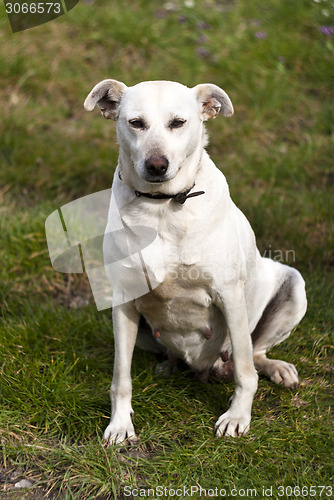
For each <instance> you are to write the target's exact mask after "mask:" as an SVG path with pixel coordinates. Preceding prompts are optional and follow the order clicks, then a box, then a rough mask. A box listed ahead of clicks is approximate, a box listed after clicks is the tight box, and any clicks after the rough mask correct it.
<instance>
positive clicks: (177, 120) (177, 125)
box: [169, 118, 186, 130]
mask: <svg viewBox="0 0 334 500" xmlns="http://www.w3.org/2000/svg"><path fill="white" fill-rule="evenodd" d="M185 123H186V120H182V119H181V118H174V120H172V121H171V122H170V123H169V128H170V129H172V130H173V129H174V128H181V127H183V125H184V124H185Z"/></svg>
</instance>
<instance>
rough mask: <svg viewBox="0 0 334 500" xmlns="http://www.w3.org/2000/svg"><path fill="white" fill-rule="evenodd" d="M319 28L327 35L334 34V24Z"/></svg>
mask: <svg viewBox="0 0 334 500" xmlns="http://www.w3.org/2000/svg"><path fill="white" fill-rule="evenodd" d="M318 30H319V31H320V33H323V34H324V35H326V36H333V35H334V26H319V28H318Z"/></svg>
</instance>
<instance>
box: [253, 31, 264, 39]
mask: <svg viewBox="0 0 334 500" xmlns="http://www.w3.org/2000/svg"><path fill="white" fill-rule="evenodd" d="M254 36H255V38H258V39H259V40H266V39H267V33H266V32H265V31H255V33H254Z"/></svg>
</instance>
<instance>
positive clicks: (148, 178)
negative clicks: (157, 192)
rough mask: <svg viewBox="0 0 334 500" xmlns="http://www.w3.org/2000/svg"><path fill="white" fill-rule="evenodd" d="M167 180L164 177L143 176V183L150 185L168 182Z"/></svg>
mask: <svg viewBox="0 0 334 500" xmlns="http://www.w3.org/2000/svg"><path fill="white" fill-rule="evenodd" d="M168 180H169V179H168V178H167V177H166V176H163V177H160V176H159V177H153V176H145V181H146V182H149V183H150V184H161V183H163V182H166V181H168Z"/></svg>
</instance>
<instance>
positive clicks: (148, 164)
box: [145, 155, 169, 177]
mask: <svg viewBox="0 0 334 500" xmlns="http://www.w3.org/2000/svg"><path fill="white" fill-rule="evenodd" d="M168 165H169V161H168V159H167V158H166V156H158V155H157V156H155V155H152V156H150V157H149V158H147V160H146V161H145V168H146V171H147V173H148V174H149V175H151V176H152V177H162V176H163V175H165V173H166V172H167V169H168Z"/></svg>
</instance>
